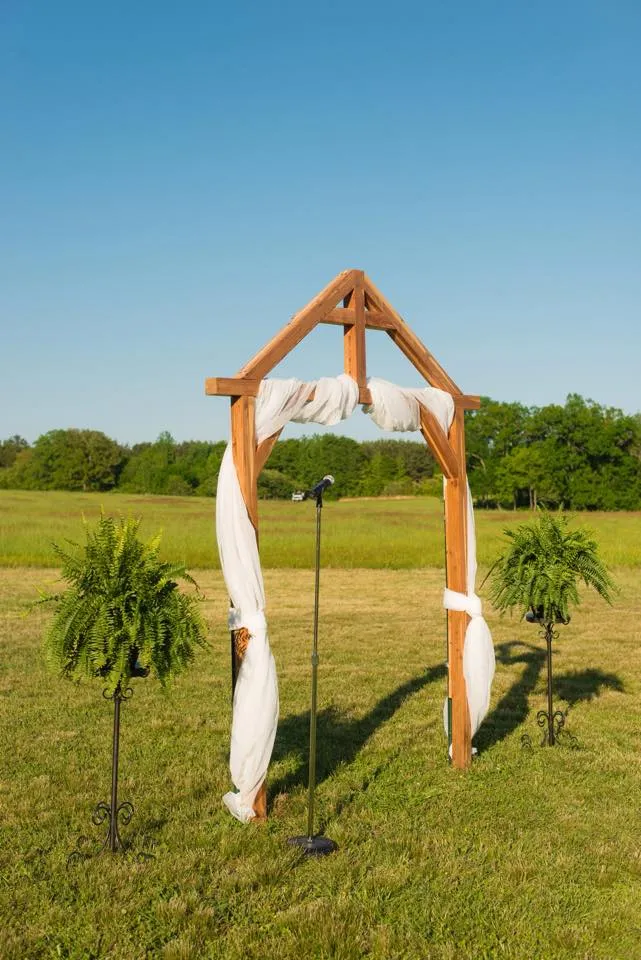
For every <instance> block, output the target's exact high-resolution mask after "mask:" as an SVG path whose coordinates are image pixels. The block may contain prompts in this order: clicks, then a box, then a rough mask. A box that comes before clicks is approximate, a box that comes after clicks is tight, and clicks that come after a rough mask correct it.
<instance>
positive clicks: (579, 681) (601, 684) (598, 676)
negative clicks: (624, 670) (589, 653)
mask: <svg viewBox="0 0 641 960" xmlns="http://www.w3.org/2000/svg"><path fill="white" fill-rule="evenodd" d="M604 689H608V690H615V691H616V692H617V693H625V688H624V686H623V681H622V680H621V677H619V676H617V674H616V673H604V672H603V671H602V670H595V669H593V668H589V669H587V670H573V671H571V672H570V673H564V674H561V676H560V677H553V678H552V690H553V693H554V696H555V697H558V699H559V700H565V701H566V703H567V705H568V709H570V708H572V707H574V706H576V704H577V703H580V702H581V701H586V702H587V703H589V702H590V700H594V698H595V697H599V696H600V695H601V693H602V691H603V690H604Z"/></svg>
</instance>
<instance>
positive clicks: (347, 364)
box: [343, 270, 367, 390]
mask: <svg viewBox="0 0 641 960" xmlns="http://www.w3.org/2000/svg"><path fill="white" fill-rule="evenodd" d="M349 307H350V308H351V309H352V310H353V311H354V323H351V324H347V325H345V326H344V327H343V363H344V370H345V373H347V374H348V375H349V376H350V377H351V378H352V379H353V380H355V381H356V383H357V384H358V388H359V390H361V389H366V387H367V363H366V359H365V291H364V288H363V271H362V270H355V271H354V289H353V291H352V295H351V298H350V300H349Z"/></svg>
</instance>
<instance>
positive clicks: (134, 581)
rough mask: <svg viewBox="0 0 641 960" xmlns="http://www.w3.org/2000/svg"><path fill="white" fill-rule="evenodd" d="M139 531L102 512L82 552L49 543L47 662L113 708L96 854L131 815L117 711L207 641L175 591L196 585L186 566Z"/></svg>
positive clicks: (194, 600)
mask: <svg viewBox="0 0 641 960" xmlns="http://www.w3.org/2000/svg"><path fill="white" fill-rule="evenodd" d="M139 526H140V521H139V520H134V519H131V518H130V519H123V518H120V519H119V520H117V521H116V520H114V519H113V518H112V517H107V516H105V515H104V514H102V516H101V517H100V520H99V521H98V523H97V525H96V527H95V529H93V530H92V529H90V527H89V525H88V524H85V533H86V543H85V545H84V547H80V546H79V545H78V544H71V547H72V549H71V550H63V549H62V548H61V547H60V546H58V545H57V544H54V545H53V547H54V550H55V552H56V554H57V556H58V557H59V559H60V561H61V576H62V579H63V580H65V581H66V582H67V584H68V588H67V589H66V590H65V591H64V592H63V593H59V594H55V595H49V596H45V597H43V598H42V600H43V601H49V602H53V603H55V605H56V611H55V614H54V617H53V620H52V622H51V625H50V627H49V630H48V632H47V635H46V637H45V654H46V658H47V660H48V662H49V664H50V665H51V666H52V667H54V668H55V669H56V670H58V671H59V673H60V674H61V675H62V676H63V677H66V678H67V679H75V680H79V679H80V678H82V677H93V678H100V679H101V680H102V681H103V683H104V690H103V696H104V697H106V698H107V699H111V700H113V703H114V725H113V762H112V784H111V803H110V804H106V803H100V804H98V806H97V807H96V810H95V811H94V815H93V821H94V823H95V824H96V825H99V824H101V823H104V822H105V821H107V822H108V825H109V830H108V833H107V836H106V839H105V842H104V844H103V847H102V849H104V848H106V847H108V849H109V850H111V851H112V852H115V851H116V850H117V849H119V848H120V847H121V846H122V843H121V839H120V834H119V830H118V825H119V820H121V821H122V822H123V823H125V824H127V823H129V821H130V820H131V817H132V815H133V807H132V805H131V804H130V803H128V802H126V803H121V804H118V746H119V738H120V705H121V703H122V701H123V700H127V699H129V697H130V696H131V694H132V690H131V687H130V686H129V683H130V681H131V679H132V678H134V677H141V676H147V675H149V674H151V675H152V676H154V677H156V678H157V679H158V680H159V681H160V683H161V684H162V685H163V686H164V685H165V684H166V683H167V682H168V681H170V680H172V679H173V677H175V676H176V675H177V674H179V673H180V672H182V671H183V670H184V669H185V668H186V667H187V665H188V664H189V663H190V662H191V661H192V660H193V657H194V652H195V649H196V647H199V646H203V645H204V642H205V626H204V622H203V619H202V617H201V615H200V612H199V610H198V607H197V604H198V597H197V596H196V597H194V596H193V595H187V594H185V593H181V592H180V590H179V588H178V581H179V580H180V579H182V580H184V581H186V582H187V583H189V584H191V585H192V586H194V587H196V589H197V585H196V583H195V581H194V580H193V578H192V577H191V576H190V575H189V574H188V573H187V571H186V570H185V568H184V566H182V565H180V564H171V563H167V562H164V561H162V560H161V559H160V557H159V554H158V550H159V543H160V536H159V535H158V536H156V537H155V538H154V539H153V540H151V541H150V542H148V543H145V542H143V541H141V540H140V539H139V537H138V529H139ZM81 840H84V838H81Z"/></svg>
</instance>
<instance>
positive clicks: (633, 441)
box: [0, 394, 641, 510]
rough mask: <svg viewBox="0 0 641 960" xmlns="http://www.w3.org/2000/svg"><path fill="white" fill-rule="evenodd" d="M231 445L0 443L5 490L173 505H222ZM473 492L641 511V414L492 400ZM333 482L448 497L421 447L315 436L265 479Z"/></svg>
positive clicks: (282, 456) (479, 436)
mask: <svg viewBox="0 0 641 960" xmlns="http://www.w3.org/2000/svg"><path fill="white" fill-rule="evenodd" d="M225 446H226V443H225V442H224V441H221V442H217V443H207V442H205V441H197V440H191V441H186V442H181V443H177V442H176V441H175V440H174V439H173V438H172V436H171V435H170V434H169V433H161V434H160V436H159V437H158V439H157V440H156V441H155V442H154V443H138V444H134V445H133V446H131V447H128V446H123V445H122V444H119V443H117V442H116V441H115V440H112V439H111V438H109V437H107V436H106V435H105V434H104V433H101V432H99V431H97V430H78V429H68V430H52V431H50V432H48V433H45V434H43V435H42V436H40V437H38V439H37V440H36V441H35V443H34V444H33V445H30V444H28V443H27V442H26V440H24V439H23V438H22V437H19V436H14V437H11V438H9V439H7V440H4V441H2V442H1V443H0V487H2V488H5V489H28V490H84V491H92V490H93V491H107V490H120V491H123V492H128V493H143V494H144V493H148V494H164V495H169V496H178V495H180V496H185V495H195V496H214V494H215V491H216V483H217V479H218V471H219V469H220V463H221V460H222V457H223V453H224V451H225ZM466 453H467V470H468V476H469V481H470V487H471V489H472V493H473V495H474V499H475V502H476V505H477V506H481V507H499V506H500V507H507V506H509V507H514V508H515V509H516V508H518V507H528V506H529V507H531V508H534V507H536V506H537V505H545V506H547V507H551V508H554V507H563V508H565V509H572V510H635V509H639V508H641V416H640V415H638V414H637V415H628V414H625V413H623V412H622V411H621V410H617V409H614V408H610V407H602V406H600V405H599V404H596V403H594V402H592V401H590V400H584V399H583V398H582V397H580V396H578V395H576V394H571V395H570V396H569V397H568V398H567V400H566V403H565V404H564V405H563V406H561V405H555V404H551V405H549V406H546V407H526V406H523V405H521V404H518V403H502V402H499V401H496V400H491V399H490V398H489V397H486V398H483V402H482V404H481V409H480V410H475V411H468V412H467V413H466ZM325 473H332V474H333V475H334V476H335V477H336V484H335V486H334V487H333V488H331V491H330V496H334V497H348V496H352V497H359V496H360V497H362V496H394V495H419V496H421V495H423V496H438V495H440V493H441V489H442V487H441V478H440V474H439V470H438V465H437V464H436V462H435V460H434V458H433V456H432V454H431V453H430V451H429V448H428V447H427V445H426V444H425V443H424V442H423V441H422V440H421V441H408V440H387V439H381V440H375V441H364V442H357V441H356V440H352V439H350V438H348V437H340V436H336V435H334V434H330V433H327V434H316V435H313V436H309V437H302V438H300V439H296V440H283V441H280V442H279V443H277V444H276V446H275V448H274V451H273V453H272V455H271V457H270V459H269V461H268V464H267V467H266V468H265V469H264V470H263V472H262V473H261V476H260V479H259V483H258V493H259V496H260V497H262V498H265V499H275V498H287V497H290V496H291V494H292V492H293V491H294V490H297V489H307V488H309V487H310V486H311V485H312V484H313V483H314V482H315V481H316V480H318V479H319V477H320V476H322V475H323V474H325Z"/></svg>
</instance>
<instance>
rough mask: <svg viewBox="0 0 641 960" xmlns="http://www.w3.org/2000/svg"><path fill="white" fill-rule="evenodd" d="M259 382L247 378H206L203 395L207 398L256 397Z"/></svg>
mask: <svg viewBox="0 0 641 960" xmlns="http://www.w3.org/2000/svg"><path fill="white" fill-rule="evenodd" d="M259 389H260V380H259V379H256V378H253V379H250V378H248V377H208V378H207V379H206V380H205V394H206V396H208V397H257V396H258V391H259Z"/></svg>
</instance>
